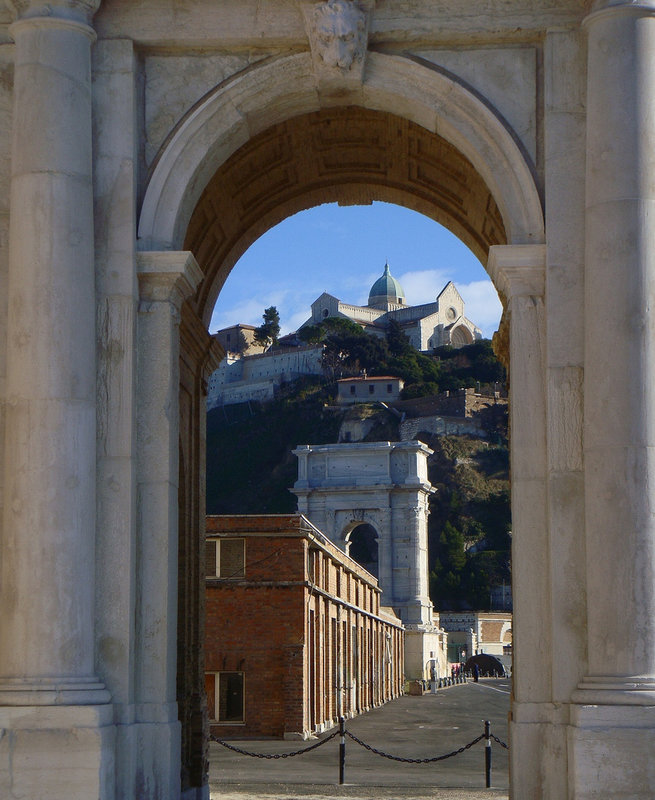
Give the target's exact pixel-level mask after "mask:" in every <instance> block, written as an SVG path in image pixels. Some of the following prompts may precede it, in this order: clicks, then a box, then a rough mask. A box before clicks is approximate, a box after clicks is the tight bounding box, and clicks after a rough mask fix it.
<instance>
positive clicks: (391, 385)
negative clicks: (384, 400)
mask: <svg viewBox="0 0 655 800" xmlns="http://www.w3.org/2000/svg"><path fill="white" fill-rule="evenodd" d="M391 392H393V384H391V383H388V384H387V394H391Z"/></svg>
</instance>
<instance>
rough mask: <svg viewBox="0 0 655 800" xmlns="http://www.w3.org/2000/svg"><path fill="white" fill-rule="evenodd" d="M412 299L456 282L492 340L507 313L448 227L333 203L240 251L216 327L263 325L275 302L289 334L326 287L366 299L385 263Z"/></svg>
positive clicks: (352, 299) (400, 211)
mask: <svg viewBox="0 0 655 800" xmlns="http://www.w3.org/2000/svg"><path fill="white" fill-rule="evenodd" d="M386 260H388V261H389V266H390V268H391V274H392V275H393V276H394V277H395V278H397V279H398V280H399V281H400V283H401V285H402V287H403V289H404V290H405V295H406V298H407V303H408V305H418V304H420V303H429V302H432V301H433V300H434V299H435V298H436V296H437V294H438V293H439V292H440V291H441V290H442V289H443V287H444V286H445V284H446V283H447V282H448V281H449V280H452V281H453V282H454V283H455V285H456V286H457V288H458V289H459V291H460V293H461V295H462V297H463V298H464V302H465V303H466V307H465V314H466V316H467V317H468V318H469V319H471V320H472V321H473V322H475V323H476V324H477V325H478V326H479V327H480V328H481V329H482V332H483V335H484V336H486V337H488V338H491V336H492V335H493V333H494V331H495V330H496V328H497V326H498V321H499V320H500V315H501V312H502V309H501V305H500V301H499V300H498V295H497V294H496V291H495V289H494V288H493V285H492V284H491V281H490V280H489V278H488V276H487V273H486V272H485V270H484V268H483V267H482V265H481V264H480V262H479V261H478V259H477V258H476V257H475V256H474V255H473V253H472V252H471V251H470V250H469V249H468V247H466V245H464V244H462V242H460V240H459V239H457V238H456V237H455V236H453V234H451V233H450V232H449V231H448V230H446V228H444V227H442V226H441V225H439V224H437V223H436V222H433V221H432V220H430V219H428V218H427V217H424V216H423V215H422V214H417V213H416V212H414V211H409V210H408V209H406V208H402V207H400V206H394V205H390V204H388V203H373V204H372V205H370V206H346V207H340V206H338V205H337V204H336V203H329V204H326V205H322V206H317V207H316V208H312V209H309V210H307V211H302V212H300V213H299V214H295V215H294V216H292V217H288V218H287V219H286V220H284V221H283V222H281V223H280V224H279V225H277V226H275V227H274V228H271V230H269V231H268V232H267V233H265V234H264V235H263V236H262V237H260V238H259V239H258V240H257V241H256V242H255V243H254V244H253V245H252V246H251V247H250V248H249V249H248V250H247V251H246V252H245V253H244V254H243V256H242V257H241V259H240V260H239V261H238V262H237V264H236V266H235V267H234V269H233V270H232V272H231V274H230V276H229V277H228V279H227V281H226V282H225V285H224V286H223V289H222V291H221V293H220V295H219V298H218V300H217V302H216V307H215V309H214V315H213V317H212V322H211V326H210V330H211V331H212V332H214V331H216V330H219V329H220V328H225V327H227V326H228V325H232V324H235V323H237V322H243V323H247V324H250V325H260V324H261V322H262V313H263V311H264V309H265V308H267V307H268V306H272V305H273V306H276V308H277V310H278V311H279V313H280V323H281V328H282V333H283V334H284V333H288V332H289V331H293V330H296V329H297V328H298V327H299V326H300V325H301V324H302V323H303V322H304V321H305V320H306V319H308V318H309V315H310V305H311V304H312V302H313V301H314V300H316V298H317V297H318V296H319V295H320V294H321V293H322V292H324V291H325V292H329V293H330V294H332V295H334V296H335V297H338V298H339V299H340V300H342V301H344V302H346V303H354V304H356V305H366V302H367V300H368V292H369V289H370V288H371V286H372V284H373V282H374V281H375V280H376V279H377V278H379V277H380V275H382V272H383V269H384V263H385V261H386Z"/></svg>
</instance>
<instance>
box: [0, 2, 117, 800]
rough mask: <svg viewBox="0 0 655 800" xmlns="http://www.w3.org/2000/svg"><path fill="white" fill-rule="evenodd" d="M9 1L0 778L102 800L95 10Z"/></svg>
mask: <svg viewBox="0 0 655 800" xmlns="http://www.w3.org/2000/svg"><path fill="white" fill-rule="evenodd" d="M10 5H13V7H14V10H15V13H16V17H17V19H16V21H15V22H14V23H13V24H12V26H11V28H10V31H11V35H12V37H13V39H14V41H15V72H14V116H13V145H12V179H11V197H10V215H11V219H10V231H9V239H10V244H9V282H8V283H9V285H8V306H9V311H8V335H7V384H6V388H7V412H6V413H7V417H6V420H7V435H6V440H5V452H4V457H5V473H6V505H5V509H4V532H3V540H2V546H1V550H2V554H3V557H2V573H1V575H0V608H2V613H1V614H0V728H4V729H6V730H7V731H8V737H7V739H6V740H5V742H6V743H5V744H4V746H3V751H2V756H1V757H0V773H2V771H3V770H5V771H6V773H8V774H9V776H10V777H9V782H10V785H11V787H12V790H13V792H14V793H15V794H16V795H24V796H29V797H34V798H37V797H39V798H40V797H46V796H47V797H50V798H64V797H66V798H77V797H80V798H81V797H87V796H89V795H90V794H91V795H93V796H94V797H102V798H105V797H113V731H114V729H113V725H112V723H113V719H112V709H111V706H110V705H108V701H109V699H110V698H109V693H108V692H107V691H106V690H105V688H104V686H103V684H102V683H101V682H100V681H99V680H98V678H97V677H96V675H95V663H94V662H95V658H94V605H95V514H96V508H95V500H96V483H95V481H96V473H95V467H96V386H95V380H96V362H95V288H94V252H93V189H92V181H91V175H92V163H91V138H92V137H91V68H90V67H91V45H92V43H93V41H94V39H95V34H94V32H93V29H92V28H91V27H90V21H91V17H92V16H93V13H94V12H95V10H96V8H97V6H98V5H99V3H98V0H80V2H77V3H76V4H75V5H74V6H73V5H72V4H70V3H64V2H57V1H56V0H54V1H53V2H50V3H49V4H47V5H46V4H44V3H40V2H28V1H27V0H25V1H23V2H15V3H10ZM44 706H50V707H51V708H50V709H47V710H46V709H44V708H43V707H44ZM39 708H40V709H41V712H39ZM53 764H57V767H58V768H57V770H53V769H52V765H53ZM6 773H5V774H6ZM3 785H4V784H3Z"/></svg>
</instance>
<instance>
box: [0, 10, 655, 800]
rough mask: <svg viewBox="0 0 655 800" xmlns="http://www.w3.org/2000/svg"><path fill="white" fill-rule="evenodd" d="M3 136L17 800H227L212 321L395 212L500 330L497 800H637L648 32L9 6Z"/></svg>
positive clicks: (11, 749) (641, 719)
mask: <svg viewBox="0 0 655 800" xmlns="http://www.w3.org/2000/svg"><path fill="white" fill-rule="evenodd" d="M0 108H1V112H2V113H1V114H0V186H1V187H2V191H1V192H0V207H1V212H0V332H1V335H0V342H1V347H0V398H1V400H2V403H1V405H0V409H1V416H0V449H1V450H2V452H3V454H4V457H3V462H2V464H3V466H2V472H1V473H0V487H1V492H0V504H1V505H2V515H1V519H2V530H1V532H0V543H1V551H0V557H1V572H0V796H2V797H7V798H18V797H21V798H24V797H30V798H32V800H37V799H38V798H48V800H60V798H62V799H63V798H66V800H81V799H82V798H102V800H110V798H111V800H114V798H162V799H164V798H178V797H180V796H183V797H186V798H192V797H193V798H199V797H203V796H204V797H206V796H207V778H206V749H205V730H206V722H205V720H206V714H205V711H204V698H203V691H202V681H201V679H202V670H203V664H202V648H201V640H202V626H203V618H202V606H201V599H200V598H201V592H200V587H201V585H202V580H201V577H202V574H203V565H202V556H201V543H202V540H203V517H204V490H203V486H204V438H203V413H204V412H203V408H204V405H203V402H204V401H203V395H204V391H205V381H206V378H207V375H208V373H209V372H210V371H211V370H212V369H213V368H214V367H215V365H216V363H217V360H218V359H219V358H220V355H221V354H220V353H218V352H216V348H215V347H214V346H212V343H211V339H210V337H209V336H208V334H207V324H208V320H209V317H210V314H211V309H212V306H213V304H214V301H215V300H216V298H217V296H218V294H219V292H220V290H221V286H222V284H223V282H224V281H225V278H226V276H227V275H228V273H229V272H230V270H231V268H232V267H233V265H234V264H235V262H236V261H237V259H238V257H239V255H240V254H241V253H243V251H244V250H245V248H246V247H248V245H249V244H250V243H251V242H252V241H254V240H255V239H256V238H257V237H258V236H260V235H261V234H262V233H263V232H264V231H266V230H267V229H268V228H269V227H271V226H272V225H274V224H276V223H277V222H279V221H280V220H282V219H283V218H285V217H286V216H288V215H289V214H292V213H294V212H296V211H298V210H301V209H305V208H308V207H310V206H313V205H316V204H318V203H323V202H326V201H338V202H340V203H343V204H357V203H368V202H371V201H373V200H385V201H389V202H394V203H399V204H403V205H405V206H408V207H410V208H412V209H414V210H417V211H420V212H422V213H424V214H426V215H428V216H430V217H432V218H433V219H435V220H437V221H439V222H442V223H443V224H445V225H446V226H448V227H449V228H450V229H451V230H452V231H453V232H455V233H456V234H457V235H458V236H460V237H461V239H462V240H463V241H464V242H466V243H467V244H468V245H469V247H470V248H471V249H472V250H473V251H474V252H475V253H476V254H477V255H478V256H479V257H480V258H481V259H482V261H483V262H484V263H485V264H486V266H487V269H488V271H489V274H490V276H491V278H492V279H493V281H494V283H495V285H496V287H497V288H498V290H499V292H500V293H501V295H502V298H503V301H504V304H505V316H504V323H503V325H502V327H501V331H500V333H499V336H498V339H497V344H498V347H499V348H500V349H501V350H503V349H504V351H505V352H506V354H507V356H508V360H509V366H510V380H511V459H512V505H513V548H514V551H513V574H514V586H513V591H514V599H515V604H516V605H515V611H516V613H515V622H514V634H515V662H514V685H513V699H512V712H511V726H510V736H511V763H512V769H511V785H512V789H511V791H512V797H513V798H515V800H534V799H536V798H550V799H551V800H562V799H563V798H570V799H573V798H574V799H575V800H581V799H582V798H608V799H609V798H615V797H630V798H647V797H652V793H653V785H655V773H654V770H655V767H654V766H653V764H654V762H653V759H652V752H653V749H654V746H655V517H654V511H653V506H654V498H655V495H654V491H655V490H654V488H653V487H654V485H655V456H654V455H653V453H654V450H653V446H652V445H653V442H651V436H655V345H654V342H655V336H654V332H655V331H654V312H653V297H654V296H655V281H654V278H655V213H654V212H655V2H654V1H653V0H595V1H594V2H591V0H588V1H584V0H488V1H487V2H485V3H480V2H473V0H439V1H438V2H435V0H221V2H216V0H138V1H135V0H102V2H101V0H47V2H46V0H7V2H6V5H3V8H2V11H0ZM308 269H311V265H308ZM225 457H226V458H229V457H230V454H229V453H228V454H225Z"/></svg>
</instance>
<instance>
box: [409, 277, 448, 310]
mask: <svg viewBox="0 0 655 800" xmlns="http://www.w3.org/2000/svg"><path fill="white" fill-rule="evenodd" d="M398 280H399V281H400V285H401V286H402V287H403V289H404V290H405V297H406V299H407V305H409V306H420V305H423V304H424V303H434V301H435V300H436V299H437V295H438V294H439V292H440V291H441V290H442V289H443V287H444V286H445V285H446V284H447V283H448V281H449V280H451V276H450V275H449V274H448V273H447V272H446V271H445V270H440V269H424V270H414V271H412V272H405V273H403V274H402V275H401V276H400V277H399V278H398Z"/></svg>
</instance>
